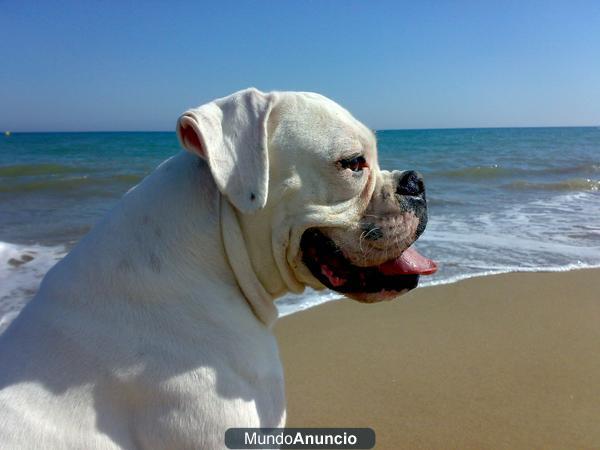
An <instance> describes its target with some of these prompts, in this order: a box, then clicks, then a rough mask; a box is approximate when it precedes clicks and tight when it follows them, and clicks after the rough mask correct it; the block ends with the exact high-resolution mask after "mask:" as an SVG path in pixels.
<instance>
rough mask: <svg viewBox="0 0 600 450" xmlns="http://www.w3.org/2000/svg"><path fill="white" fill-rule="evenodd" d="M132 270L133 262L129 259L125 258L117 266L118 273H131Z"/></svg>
mask: <svg viewBox="0 0 600 450" xmlns="http://www.w3.org/2000/svg"><path fill="white" fill-rule="evenodd" d="M131 269H132V266H131V261H129V260H128V259H127V258H123V259H122V260H121V261H119V264H118V265H117V271H118V272H129V271H130V270H131Z"/></svg>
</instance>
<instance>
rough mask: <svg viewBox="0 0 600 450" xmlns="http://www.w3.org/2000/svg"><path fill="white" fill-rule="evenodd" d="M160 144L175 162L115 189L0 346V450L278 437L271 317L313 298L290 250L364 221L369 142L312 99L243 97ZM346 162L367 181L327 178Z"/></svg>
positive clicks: (216, 106) (342, 113)
mask: <svg viewBox="0 0 600 450" xmlns="http://www.w3.org/2000/svg"><path fill="white" fill-rule="evenodd" d="M178 135H179V138H180V141H181V143H182V145H183V146H184V147H186V149H187V150H189V151H188V152H181V153H180V154H178V155H176V156H174V157H173V158H171V159H169V160H167V161H165V162H164V163H163V164H161V165H160V166H159V167H158V168H157V170H156V171H154V172H153V173H152V174H151V175H149V176H148V177H147V178H146V179H145V180H144V181H143V182H142V183H141V184H139V185H138V186H136V187H134V188H133V189H131V190H130V191H129V192H128V193H127V195H125V196H124V197H123V199H122V200H121V201H120V202H119V204H118V205H117V206H116V207H115V208H114V209H113V210H112V211H111V212H110V214H109V215H108V216H107V217H105V218H104V219H103V220H102V221H101V222H100V223H99V224H98V225H96V226H95V227H94V229H93V230H92V231H91V232H90V233H89V234H88V235H87V236H86V237H85V238H83V239H82V240H81V242H80V243H79V244H78V245H77V246H76V247H75V248H74V249H73V250H72V251H71V253H70V254H69V255H68V256H66V257H65V258H64V259H63V260H62V261H61V262H59V263H58V264H57V265H56V266H55V267H54V268H53V269H52V270H51V271H50V272H49V273H48V274H47V275H46V277H45V279H44V280H43V282H42V285H41V287H40V290H39V292H38V294H37V295H36V297H35V298H34V299H33V300H32V301H31V302H30V303H29V304H28V305H27V306H26V308H25V309H24V310H23V312H22V313H21V314H20V316H19V317H18V318H17V319H16V320H15V322H14V323H13V324H12V325H11V326H10V328H9V329H8V330H7V331H6V332H5V334H4V335H3V336H2V340H1V343H0V389H1V391H0V446H1V447H2V448H3V449H9V448H15V449H16V448H18V449H26V448H48V449H49V448H52V449H59V448H77V449H84V448H85V449H97V448H98V449H99V448H102V449H104V448H106V449H109V448H165V449H166V448H170V449H175V448H177V449H184V448H195V449H199V448H202V449H211V448H223V447H224V432H225V430H226V429H227V428H230V427H259V426H263V427H278V426H284V424H285V397H284V385H283V376H282V368H281V364H280V361H279V356H278V350H277V344H276V342H275V339H274V336H273V334H272V333H271V330H270V327H271V325H272V323H273V321H274V320H275V319H276V315H277V314H276V309H275V306H274V305H273V300H274V298H276V297H277V296H279V295H281V294H283V293H285V292H289V291H292V292H301V291H302V290H303V289H304V287H305V285H311V286H313V287H316V288H322V287H323V286H322V285H321V284H320V283H319V282H318V281H317V280H316V279H315V278H314V277H312V275H310V273H309V272H308V270H307V269H306V268H305V267H304V266H303V265H302V264H301V262H300V259H299V254H300V251H299V242H300V236H301V234H302V232H303V231H304V230H305V229H306V228H308V227H310V226H315V225H319V226H323V225H329V226H344V225H347V224H348V223H351V222H354V221H356V220H357V219H358V217H359V215H360V214H361V212H362V211H364V209H365V207H366V205H367V203H368V202H369V199H370V196H371V194H372V193H373V190H374V189H375V185H376V183H377V180H378V179H379V177H380V176H381V174H380V171H379V169H378V167H377V163H376V158H375V140H374V137H373V135H372V133H371V132H370V131H369V130H368V129H367V128H366V127H364V126H363V125H362V124H360V123H359V122H358V121H356V120H355V119H354V118H353V117H352V116H351V115H350V114H349V113H348V112H347V111H346V110H344V109H343V108H341V107H340V106H338V105H337V104H335V103H334V102H332V101H330V100H328V99H326V98H325V97H322V96H319V95H317V94H310V93H270V94H264V93H262V92H259V91H257V90H255V89H249V90H245V91H241V92H238V93H236V94H233V95H231V96H229V97H226V98H224V99H219V100H216V101H215V102H211V103H209V104H207V105H204V106H202V107H200V108H197V109H193V110H190V111H188V112H187V113H186V114H184V115H183V116H182V117H181V118H180V121H179V123H178ZM356 151H360V152H362V153H364V154H367V155H370V156H369V157H370V158H371V159H372V161H371V164H370V166H371V167H370V169H369V170H368V171H367V170H365V173H364V174H361V175H354V174H351V175H348V174H342V175H340V173H339V172H340V171H339V170H337V169H336V168H335V165H334V163H335V161H336V159H339V157H340V156H344V155H351V154H352V153H353V152H356ZM198 155H199V156H201V157H202V158H203V159H204V160H206V161H208V164H207V163H205V162H204V161H203V160H202V159H201V158H199V157H198Z"/></svg>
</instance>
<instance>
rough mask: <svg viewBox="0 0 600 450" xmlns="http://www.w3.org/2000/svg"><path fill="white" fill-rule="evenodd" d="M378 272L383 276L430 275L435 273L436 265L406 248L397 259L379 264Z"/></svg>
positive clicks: (411, 249) (410, 248)
mask: <svg viewBox="0 0 600 450" xmlns="http://www.w3.org/2000/svg"><path fill="white" fill-rule="evenodd" d="M379 270H380V271H381V272H382V273H383V274H384V275H431V274H432V273H435V272H436V271H437V264H436V263H435V262H434V261H432V260H431V259H429V258H425V257H424V256H423V255H421V254H420V253H419V252H418V251H416V250H415V249H414V248H413V247H408V248H407V249H406V250H404V252H403V253H402V254H401V255H400V256H399V257H398V258H396V259H390V260H389V261H386V262H384V263H383V264H380V265H379Z"/></svg>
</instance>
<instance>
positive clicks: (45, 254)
mask: <svg viewBox="0 0 600 450" xmlns="http://www.w3.org/2000/svg"><path fill="white" fill-rule="evenodd" d="M65 253H66V250H65V247H64V246H62V245H59V246H53V247H49V246H43V245H19V244H11V243H8V242H0V333H1V332H2V331H4V329H6V327H7V326H8V324H9V323H10V322H11V321H12V320H13V319H14V318H15V317H16V316H17V314H18V313H19V311H21V309H22V308H23V306H25V304H26V303H27V302H28V301H29V300H30V299H31V298H32V297H33V296H34V295H35V293H36V291H37V290H38V287H39V285H40V282H41V281H42V278H43V277H44V275H45V274H46V272H47V271H48V270H49V269H50V268H51V267H52V266H53V265H54V264H56V263H57V262H58V261H59V260H60V259H61V258H62V257H63V256H64V255H65Z"/></svg>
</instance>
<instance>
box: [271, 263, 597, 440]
mask: <svg viewBox="0 0 600 450" xmlns="http://www.w3.org/2000/svg"><path fill="white" fill-rule="evenodd" d="M276 334H277V336H278V339H279V343H280V351H281V357H282V360H283V364H284V370H285V376H286V389H287V399H288V426H296V427H301V426H305V427H309V426H315V427H316V426H319V427H346V426H348V427H350V426H357V427H358V426H365V427H371V428H373V429H374V430H375V432H376V436H377V445H376V448H379V449H404V448H410V449H413V448H422V449H431V448H439V449H445V448H462V449H484V448H490V449H498V448H506V449H521V448H522V449H531V448H545V449H551V448H556V449H567V448H580V449H581V448H600V270H578V271H571V272H564V273H519V274H506V275H498V276H491V277H483V278H477V279H471V280H465V281H462V282H459V283H455V284H451V285H445V286H437V287H429V288H422V289H417V290H416V291H413V292H411V293H410V294H408V295H405V296H403V297H401V298H399V299H397V300H395V301H392V302H385V303H379V304H376V305H363V304H359V303H356V302H353V301H351V300H342V301H338V302H332V303H327V304H324V305H321V306H318V307H315V308H313V309H310V310H308V311H304V312H299V313H296V314H294V315H292V316H288V317H284V318H283V319H281V320H280V321H279V322H278V323H277V325H276Z"/></svg>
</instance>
